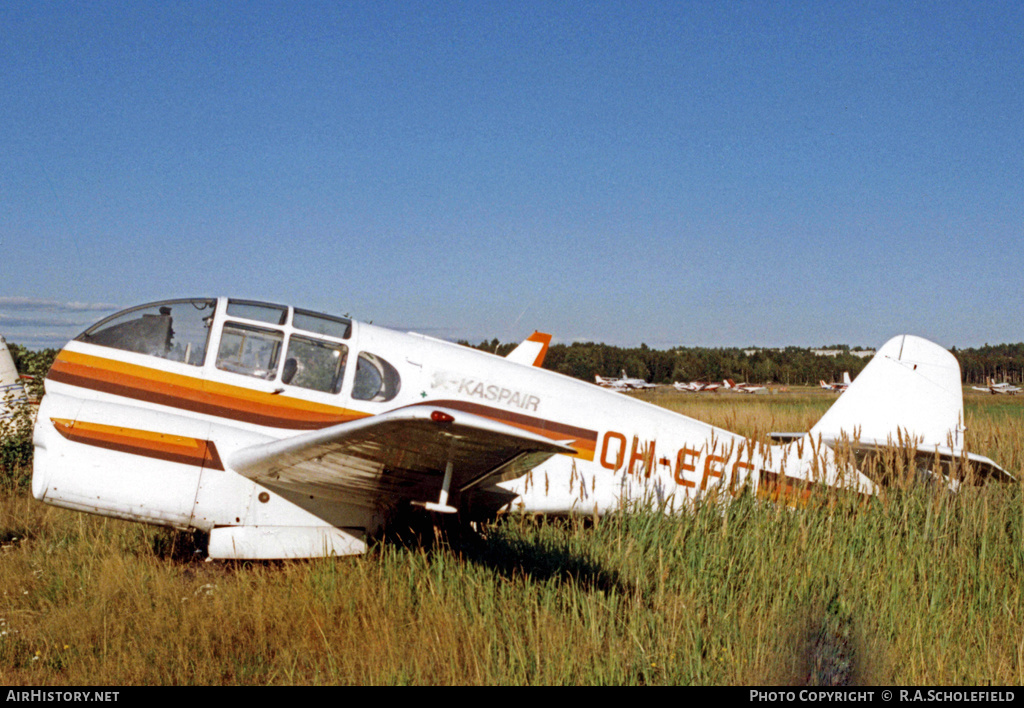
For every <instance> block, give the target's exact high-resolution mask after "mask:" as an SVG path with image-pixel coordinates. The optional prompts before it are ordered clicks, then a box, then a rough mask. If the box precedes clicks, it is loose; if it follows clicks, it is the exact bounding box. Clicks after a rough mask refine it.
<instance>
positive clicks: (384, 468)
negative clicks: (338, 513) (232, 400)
mask: <svg viewBox="0 0 1024 708" xmlns="http://www.w3.org/2000/svg"><path fill="white" fill-rule="evenodd" d="M575 452H576V450H575V449H573V448H572V447H570V446H569V445H568V444H565V443H562V442H556V441H553V440H551V439H550V438H546V437H543V436H541V435H536V434H534V433H530V432H527V431H524V430H522V429H520V428H516V427H513V426H511V425H508V424H505V423H501V422H498V421H495V420H491V419H489V418H484V417H482V416H477V415H473V414H471V413H465V412H461V411H455V410H448V409H445V408H438V407H433V406H429V405H418V406H413V407H408V408H401V409H398V410H394V411H390V412H388V413H384V414H381V415H377V416H371V417H367V418H362V419H360V420H355V421H350V422H347V423H341V424H339V425H335V426H332V427H329V428H324V429H322V430H315V431H312V432H309V433H303V434H300V435H297V436H294V437H290V438H285V439H282V440H274V441H271V442H267V443H261V444H257V445H253V446H250V447H246V448H243V449H241V450H238V451H237V452H235V453H234V454H233V455H231V456H230V458H229V460H228V465H229V466H230V467H231V469H233V470H234V471H236V472H238V473H239V474H241V475H243V476H245V477H248V478H249V479H252V480H253V481H255V482H258V483H260V484H264V485H266V486H271V487H277V488H282V489H285V490H289V491H293V492H297V493H301V494H311V495H315V496H318V497H320V498H324V499H331V500H336V501H344V502H347V503H350V504H357V505H360V506H366V507H370V508H378V509H380V508H391V507H394V506H397V505H398V504H399V503H401V502H405V501H407V502H414V503H420V504H423V503H434V502H437V501H438V500H439V495H441V496H440V501H441V503H442V506H443V505H444V504H445V501H446V498H447V493H448V491H450V492H451V493H452V494H453V495H457V494H458V493H460V492H465V491H468V490H471V489H473V488H477V487H481V486H486V485H490V484H494V483H497V482H500V481H505V480H508V479H514V478H515V477H519V476H521V475H523V474H525V473H526V472H527V471H529V470H530V469H532V468H533V467H536V466H537V465H539V464H540V463H541V462H543V461H545V460H547V459H548V458H549V457H551V456H552V455H555V454H558V453H566V454H575ZM449 463H451V478H450V484H449V486H448V487H447V490H446V492H445V493H444V494H443V495H442V494H441V490H442V486H443V484H444V478H445V472H446V468H447V467H448V464H449ZM447 510H454V509H450V508H449V509H447Z"/></svg>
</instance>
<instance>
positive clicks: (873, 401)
mask: <svg viewBox="0 0 1024 708" xmlns="http://www.w3.org/2000/svg"><path fill="white" fill-rule="evenodd" d="M517 351H518V350H517ZM524 351H525V350H524ZM949 359H952V363H951V364H950V362H949ZM536 360H537V357H536V356H534V357H533V362H536ZM529 361H530V357H529V356H525V355H522V356H520V355H517V356H514V357H513V358H512V359H511V360H510V359H506V358H502V357H498V356H495V355H493V354H488V353H486V352H481V351H478V350H474V349H470V348H468V347H463V346H459V345H456V344H451V343H449V342H444V341H440V340H436V339H432V338H430V337H425V336H423V335H419V334H413V333H400V332H397V331H393V330H389V329H386V328H382V327H378V326H373V325H369V324H364V323H361V322H356V321H352V320H349V319H347V318H344V317H335V316H331V315H326V314H322V313H318V312H312V311H309V310H303V309H298V308H293V307H289V306H284V305H276V304H270V303H263V302H256V301H252V300H239V299H228V298H219V299H213V298H207V299H187V300H169V301H165V302H158V303H153V304H149V305H143V306H140V307H136V308H133V309H130V310H125V311H123V312H120V313H118V314H115V315H113V316H111V317H109V318H107V319H104V320H102V321H101V322H99V323H97V324H96V325H94V326H92V327H91V328H89V329H88V330H86V331H85V332H84V333H82V334H81V335H79V336H78V337H77V338H76V339H75V340H73V341H72V342H69V343H68V344H67V346H65V348H64V349H63V350H62V351H61V352H60V353H59V354H58V355H57V357H56V360H55V361H54V363H53V366H52V368H51V369H50V372H49V374H48V376H47V379H46V382H45V384H46V395H45V397H44V398H43V401H42V405H41V407H40V411H39V417H38V421H37V423H36V428H35V437H34V442H35V463H34V464H35V467H34V471H33V478H32V492H33V495H34V496H35V497H36V498H37V499H39V500H41V501H43V502H46V503H49V504H54V505H57V506H61V507H66V508H69V509H76V510H79V511H85V512H91V513H95V514H101V515H106V516H113V517H119V518H124V519H131V520H135V521H141V522H147V523H151V524H158V525H163V526H168V527H173V528H179V529H189V528H192V529H199V530H201V531H204V532H207V533H208V534H209V547H208V554H209V556H210V557H211V558H289V557H312V556H324V555H345V554H353V553H361V552H363V551H364V550H365V548H366V539H367V536H368V535H370V534H373V533H374V532H376V531H377V530H379V529H380V528H381V527H382V525H384V524H385V523H386V522H387V520H388V519H389V518H391V516H392V514H395V513H398V512H401V511H403V510H406V509H408V508H409V507H421V508H423V509H426V510H429V511H431V512H434V513H436V514H450V513H455V512H458V513H459V514H460V516H462V517H463V518H469V519H472V518H491V517H493V516H494V515H495V514H496V513H498V512H499V510H502V509H512V510H517V509H518V510H522V511H526V512H538V513H550V514H573V513H583V514H588V515H590V514H605V513H609V512H612V511H614V510H617V509H620V508H622V507H623V506H624V505H635V504H643V505H650V506H652V507H654V508H658V509H664V510H665V511H667V512H672V511H679V510H682V509H686V508H689V507H690V506H691V505H692V504H694V503H695V502H697V501H698V500H701V499H720V500H722V501H723V503H724V501H726V500H728V499H729V498H731V497H730V493H732V492H737V491H738V490H740V489H742V488H744V487H747V488H749V489H750V490H751V491H752V492H753V493H755V494H757V495H758V496H760V497H765V498H768V499H774V500H778V501H782V502H789V501H793V500H798V499H799V498H800V496H801V495H803V494H806V493H807V490H808V489H809V488H810V487H813V486H815V485H831V486H834V487H841V488H844V489H850V490H854V491H855V492H859V493H864V494H871V493H873V492H874V491H875V490H876V488H877V487H876V481H875V480H873V479H871V478H869V477H868V476H866V475H865V474H863V473H861V472H860V471H858V470H857V469H854V468H853V466H852V465H851V464H850V463H848V462H845V461H843V460H842V459H841V458H840V457H838V456H837V455H836V453H834V452H833V451H832V449H831V448H829V447H828V446H827V445H821V444H819V443H817V442H816V441H815V440H816V439H815V438H812V437H811V435H804V436H803V437H801V438H800V439H799V440H796V441H794V442H791V443H789V444H783V445H765V444H759V443H757V442H755V441H752V440H747V439H745V438H743V437H741V436H738V435H734V434H732V433H730V432H728V431H725V430H722V429H719V428H715V427H713V426H710V425H707V424H705V423H702V422H699V421H696V420H693V419H691V418H687V417H685V416H682V415H679V414H677V413H674V412H671V411H669V410H667V409H664V408H661V407H658V406H654V405H652V404H650V403H647V402H644V401H640V400H636V399H633V398H629V397H624V396H617V395H612V393H611V392H610V391H607V390H604V389H601V388H599V387H597V386H593V385H591V384H588V383H585V382H581V381H578V380H576V379H572V378H569V377H566V376H562V375H560V374H557V373H555V372H552V371H547V370H544V369H540V368H538V367H537V366H532V365H527V362H529ZM871 367H874V368H871ZM865 372H866V373H865V374H862V375H861V376H860V377H858V379H857V385H855V386H853V387H851V390H850V392H848V393H847V394H846V395H844V396H843V397H842V398H841V399H840V401H839V402H837V403H836V405H835V406H833V408H832V409H830V411H829V412H828V413H826V415H825V417H824V418H822V421H821V422H819V424H818V425H817V426H815V428H814V429H812V431H811V434H812V435H818V436H820V437H819V439H821V438H823V439H825V440H829V439H830V436H831V437H832V438H835V437H836V436H837V435H838V434H839V432H841V431H847V430H853V429H857V430H860V429H861V428H863V430H864V432H865V436H870V439H872V440H884V439H885V438H886V436H887V435H888V436H889V437H890V438H895V437H896V436H897V435H899V436H901V439H906V440H912V441H915V442H917V443H918V444H919V449H920V450H922V451H924V452H926V453H927V454H928V455H929V458H928V460H929V463H928V464H930V461H931V460H932V459H934V456H936V455H938V456H939V457H940V458H941V459H943V460H945V461H946V462H947V466H946V467H945V468H944V469H945V470H946V474H955V472H956V465H958V464H961V462H962V460H964V459H969V460H970V461H971V462H972V463H973V464H974V466H975V468H976V469H978V470H981V472H982V473H984V474H985V475H989V476H996V477H1000V476H1003V475H1004V474H1005V473H1003V472H1002V470H1001V469H1000V468H999V466H998V465H996V464H995V463H994V462H992V461H991V460H988V459H987V458H983V457H980V456H977V455H968V454H967V453H965V452H964V451H963V447H962V437H961V433H962V430H963V428H962V423H961V421H962V419H963V401H962V394H961V388H960V379H959V368H958V366H957V364H956V360H955V359H953V358H952V356H951V355H950V354H948V352H945V350H943V349H942V348H941V347H938V346H937V345H934V344H931V343H930V342H927V341H925V340H922V339H917V338H915V337H910V336H900V337H897V338H896V339H894V340H892V341H890V343H889V344H887V345H886V346H885V347H883V348H882V349H881V350H880V351H879V352H878V354H877V355H876V357H875V360H874V361H873V362H872V363H871V364H869V368H868V369H865ZM858 387H859V388H858ZM858 391H860V393H858ZM837 431H838V432H837ZM864 439H865V440H866V439H868V437H864Z"/></svg>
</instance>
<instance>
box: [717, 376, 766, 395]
mask: <svg viewBox="0 0 1024 708" xmlns="http://www.w3.org/2000/svg"><path fill="white" fill-rule="evenodd" d="M722 383H723V384H724V385H725V388H726V390H727V391H735V392H736V393H758V392H760V391H767V390H768V387H767V386H755V385H754V384H748V383H746V382H744V383H736V382H735V381H733V380H732V379H726V380H725V381H723V382H722Z"/></svg>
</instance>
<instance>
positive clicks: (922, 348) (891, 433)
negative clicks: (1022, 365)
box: [810, 334, 1006, 475]
mask: <svg viewBox="0 0 1024 708" xmlns="http://www.w3.org/2000/svg"><path fill="white" fill-rule="evenodd" d="M963 421H964V401H963V390H962V388H961V385H960V365H959V364H958V363H957V360H956V357H954V356H953V355H952V354H950V353H949V352H948V351H946V350H945V349H943V348H942V347H940V346H939V345H938V344H935V343H933V342H929V341H928V340H926V339H922V338H920V337H914V336H911V335H908V334H905V335H900V336H898V337H893V338H892V339H890V340H889V341H888V342H886V343H885V344H884V345H883V346H882V348H881V349H879V350H878V352H877V353H876V354H875V356H874V358H872V359H871V361H870V362H868V365H867V366H866V367H864V370H863V371H862V372H861V373H860V374H859V375H858V376H857V380H856V381H854V382H853V383H852V384H851V385H850V387H849V388H848V389H847V390H846V393H844V394H843V395H842V397H841V398H840V399H839V400H838V401H837V402H836V403H835V405H833V406H832V407H831V408H829V409H828V411H826V413H825V415H824V416H822V418H821V420H819V421H818V422H817V424H816V425H815V426H814V427H813V428H811V431H810V432H811V436H812V437H814V438H819V437H820V438H821V439H822V440H824V441H825V442H826V443H830V444H832V443H834V442H835V441H837V440H840V439H842V438H843V437H845V438H846V439H848V440H850V441H852V442H853V443H854V445H855V447H859V448H861V449H870V448H880V447H885V446H887V445H894V444H898V443H900V442H902V443H903V444H906V443H908V442H913V444H914V445H916V447H917V449H918V450H919V451H920V452H922V453H934V454H939V455H940V456H943V457H948V458H956V459H957V460H959V459H962V458H964V457H966V458H968V459H970V460H971V461H972V462H973V463H975V464H976V465H978V466H980V467H982V468H984V469H985V470H986V471H987V472H989V473H994V472H996V471H998V472H1000V473H1002V475H1005V474H1006V473H1005V472H1004V471H1003V470H1002V468H1000V467H999V465H997V464H996V463H995V462H993V461H992V460H989V459H988V458H986V457H982V456H981V455H974V454H967V453H965V452H964V449H963V447H964V438H963V433H964V424H963Z"/></svg>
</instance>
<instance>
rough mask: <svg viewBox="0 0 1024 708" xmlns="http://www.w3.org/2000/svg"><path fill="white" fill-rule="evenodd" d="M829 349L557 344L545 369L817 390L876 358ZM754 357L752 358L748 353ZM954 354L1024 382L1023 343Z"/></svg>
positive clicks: (978, 379) (964, 368)
mask: <svg viewBox="0 0 1024 708" xmlns="http://www.w3.org/2000/svg"><path fill="white" fill-rule="evenodd" d="M459 343H460V344H463V345H465V346H472V347H473V348H475V349H481V350H483V351H488V352H491V353H493V354H497V355H499V356H505V355H506V354H508V353H509V352H510V351H512V350H513V349H514V348H515V347H516V344H515V343H500V342H499V341H498V340H497V339H492V340H491V341H489V342H481V343H479V344H476V345H471V344H469V343H468V342H465V341H462V342H459ZM824 348H825V349H830V350H838V351H839V352H840V353H839V354H838V355H836V356H818V355H817V354H815V353H814V352H813V351H812V350H811V349H807V348H802V347H786V348H785V349H778V350H776V349H754V348H753V347H751V348H749V349H746V350H744V349H736V348H708V347H677V348H675V349H668V350H658V349H651V348H650V347H648V346H647V345H646V344H641V345H640V346H639V347H635V348H624V347H615V346H611V345H609V344H596V343H594V342H574V343H573V344H568V345H567V344H555V345H552V346H551V347H549V348H548V353H547V357H546V358H545V359H544V368H545V369H551V370H552V371H557V372H559V373H562V374H566V375H567V376H573V377H575V378H578V379H583V380H585V381H593V380H594V376H611V377H618V376H620V375H621V374H622V372H623V370H625V372H626V374H627V375H628V376H629V377H631V378H632V377H635V378H642V379H644V380H645V381H648V382H650V383H665V384H668V383H672V382H674V381H721V380H723V379H734V380H735V381H737V382H739V381H747V382H750V383H758V384H778V385H786V386H789V385H817V383H818V382H819V381H822V380H824V381H829V382H831V381H839V380H841V379H842V375H843V372H844V371H849V372H850V376H851V377H856V375H857V374H859V373H860V372H861V370H862V369H863V368H864V367H865V366H866V365H867V363H868V362H869V361H870V360H871V357H860V356H855V355H854V354H853V353H852V352H855V351H861V348H860V347H849V346H847V345H844V344H833V345H830V346H828V347H824ZM747 351H750V352H751V353H750V354H747V353H746V352H747ZM951 351H952V353H953V355H954V356H956V358H957V359H958V360H959V362H960V372H961V378H962V380H963V381H964V383H967V384H976V383H984V382H985V381H986V380H987V379H988V378H989V377H991V378H994V379H996V380H997V381H1009V382H1011V383H1021V382H1022V381H1024V343H1020V344H1000V345H997V346H988V345H986V346H984V347H981V348H978V349H956V348H953V349H952V350H951Z"/></svg>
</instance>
